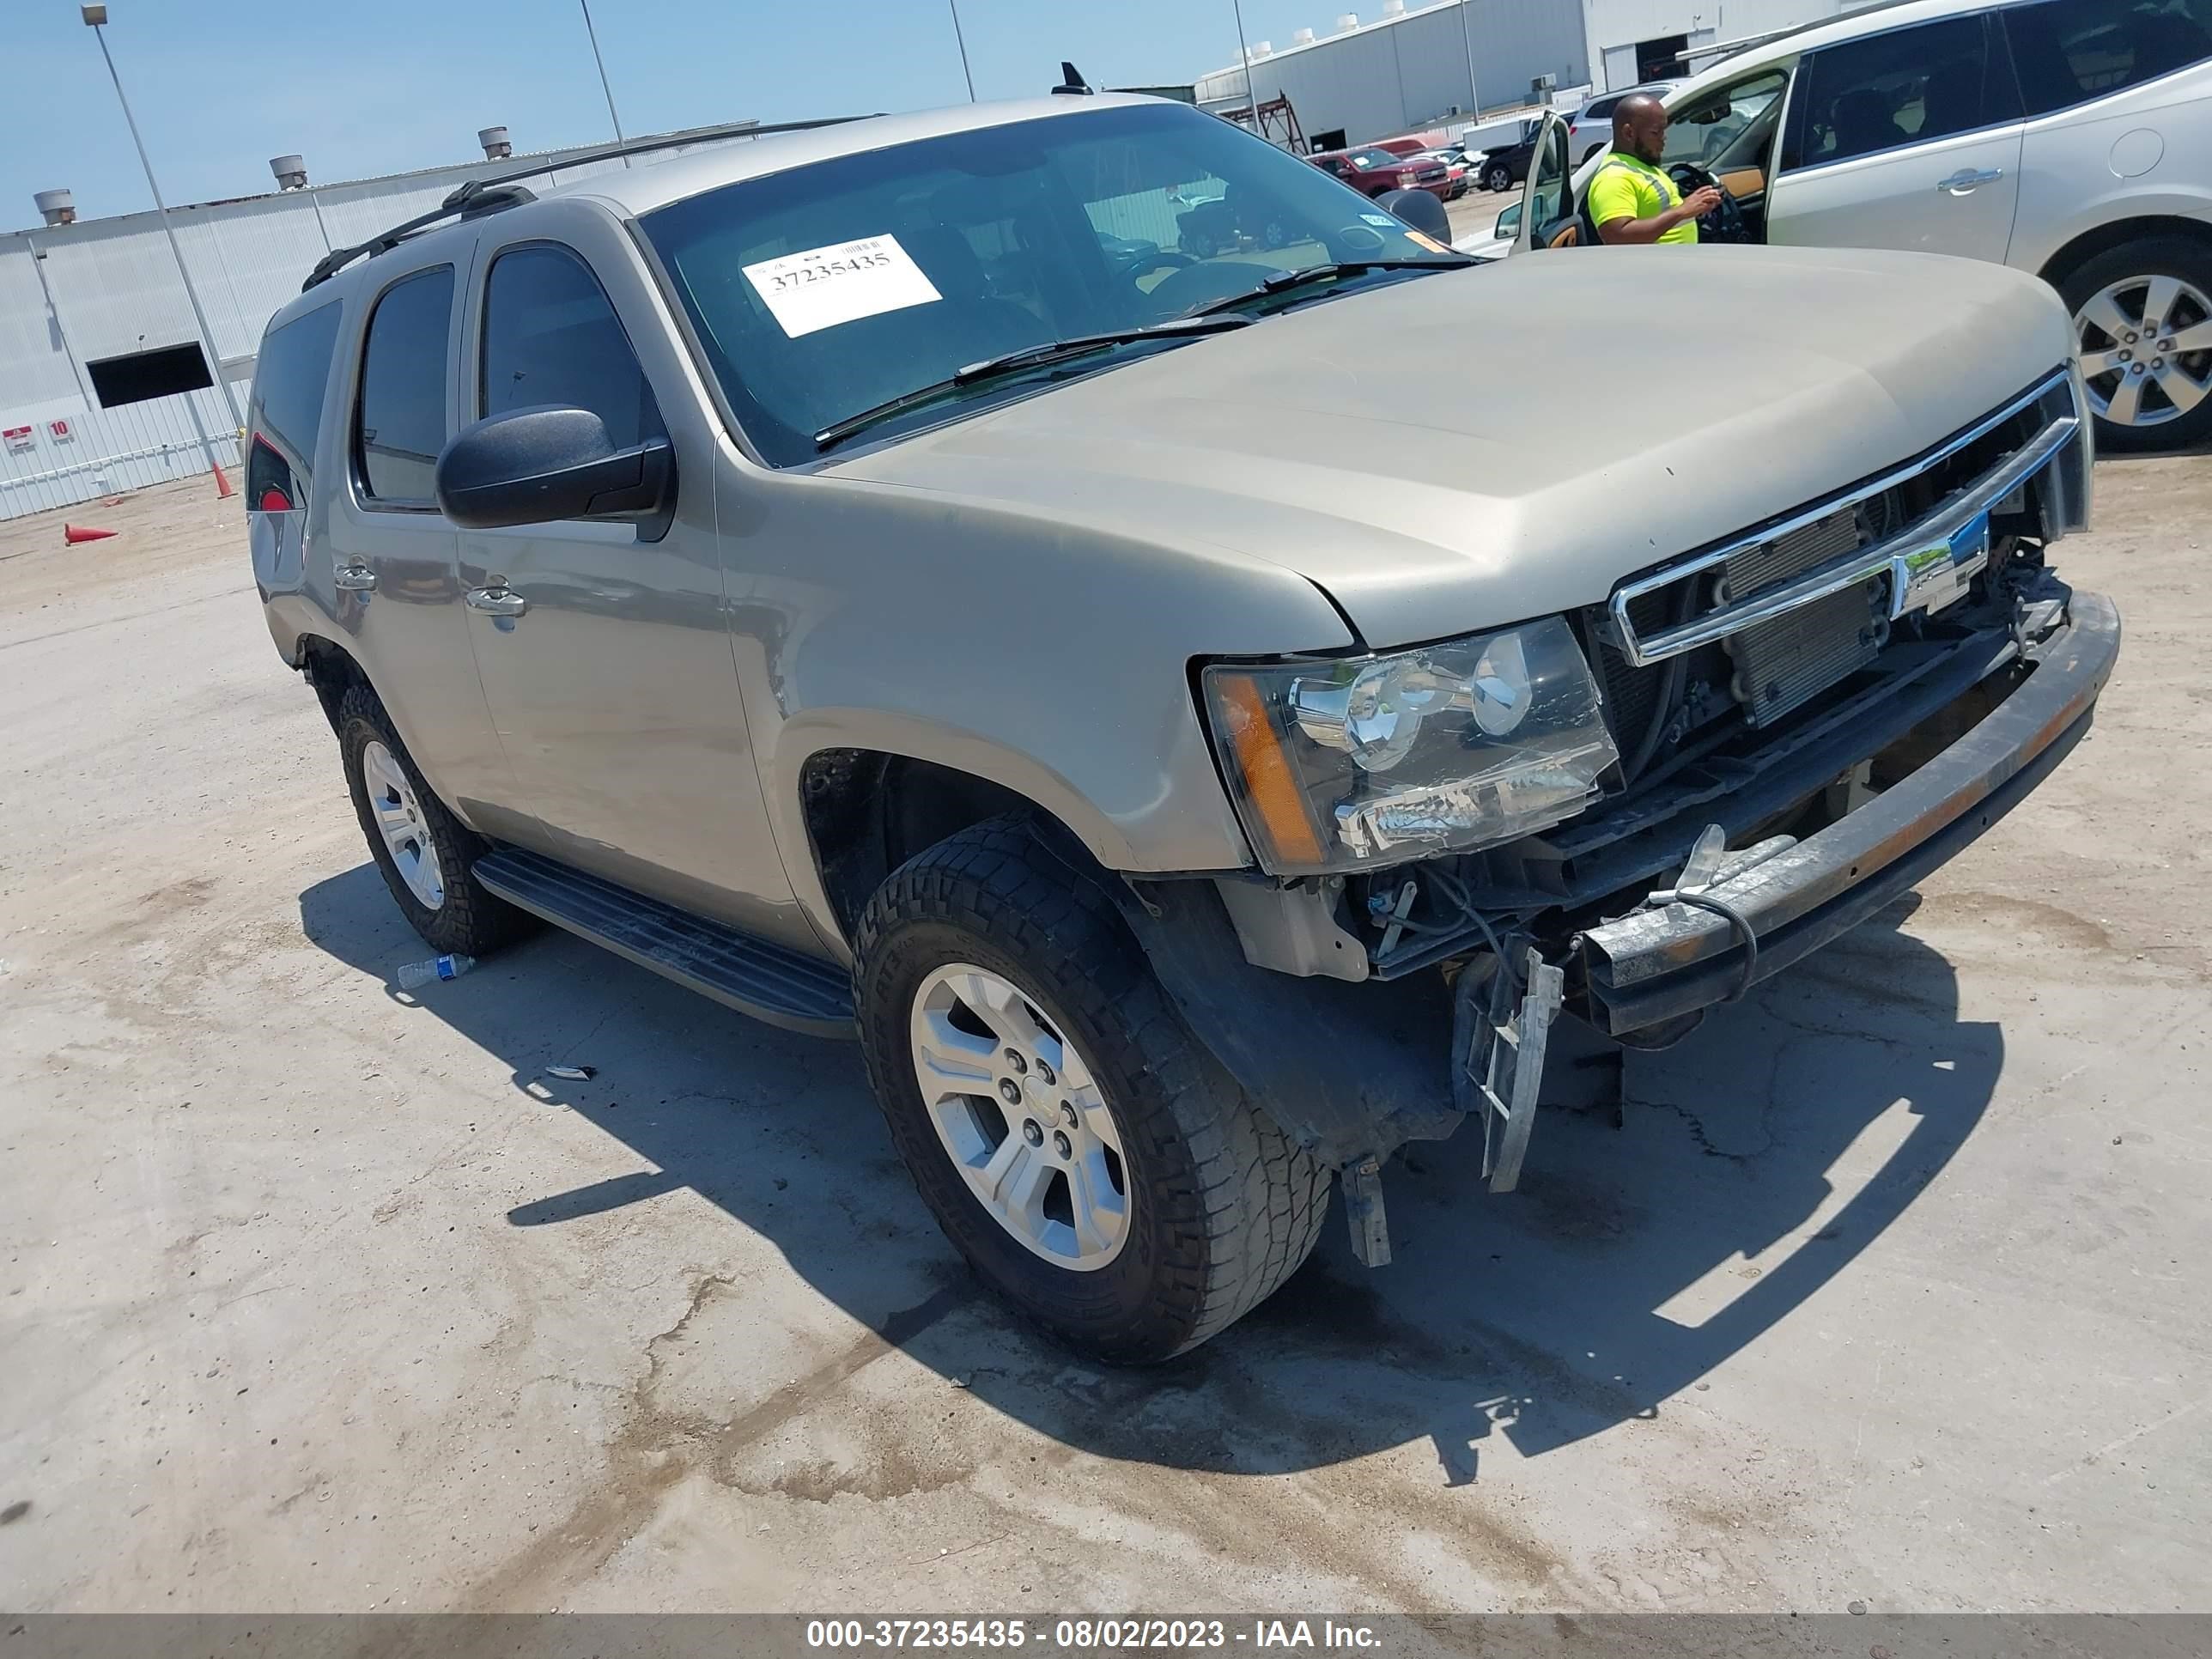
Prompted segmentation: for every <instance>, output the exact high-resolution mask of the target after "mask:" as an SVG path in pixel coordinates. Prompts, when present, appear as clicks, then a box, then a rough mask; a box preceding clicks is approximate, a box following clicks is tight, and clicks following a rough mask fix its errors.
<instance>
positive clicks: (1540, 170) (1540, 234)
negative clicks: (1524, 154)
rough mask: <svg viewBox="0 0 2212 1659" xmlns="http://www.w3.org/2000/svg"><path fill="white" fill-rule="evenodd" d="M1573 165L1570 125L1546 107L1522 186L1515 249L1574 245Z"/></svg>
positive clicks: (1529, 155) (1529, 156)
mask: <svg viewBox="0 0 2212 1659" xmlns="http://www.w3.org/2000/svg"><path fill="white" fill-rule="evenodd" d="M1573 173H1574V168H1573V167H1572V166H1571V163H1570V159H1569V156H1568V154H1567V124H1566V123H1565V121H1562V120H1561V119H1560V118H1559V114H1558V112H1556V111H1553V110H1547V111H1545V112H1544V118H1543V121H1542V122H1541V125H1538V127H1537V129H1536V137H1535V142H1534V146H1533V148H1532V149H1530V151H1529V154H1528V182H1527V183H1526V184H1524V185H1522V186H1521V224H1520V228H1519V229H1517V230H1516V232H1515V233H1514V236H1513V251H1514V252H1516V253H1521V252H1526V251H1528V250H1529V249H1531V248H1551V247H1571V246H1573V245H1574V243H1575V242H1576V241H1577V240H1578V236H1577V230H1576V226H1575V196H1574V178H1573Z"/></svg>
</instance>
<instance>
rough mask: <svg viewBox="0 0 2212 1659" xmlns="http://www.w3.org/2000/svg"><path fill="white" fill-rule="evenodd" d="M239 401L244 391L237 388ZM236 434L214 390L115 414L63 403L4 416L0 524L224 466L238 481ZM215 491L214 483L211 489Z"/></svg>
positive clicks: (241, 483) (239, 485)
mask: <svg viewBox="0 0 2212 1659" xmlns="http://www.w3.org/2000/svg"><path fill="white" fill-rule="evenodd" d="M238 390H239V396H240V401H241V402H242V401H243V400H244V398H245V388H244V387H242V386H241V387H240V388H239V389H238ZM239 462H240V455H239V444H238V431H237V428H234V427H233V426H232V425H231V423H230V411H229V410H228V409H227V408H226V407H225V406H224V404H223V401H222V393H221V392H218V391H217V390H216V389H215V388H214V387H213V386H210V387H208V388H206V389H205V390H204V391H200V392H189V393H185V394H184V395H181V396H178V397H173V398H155V399H153V400H151V401H149V402H147V403H143V404H123V405H122V406H121V407H119V408H116V409H85V408H83V407H82V406H77V407H71V406H68V405H64V404H55V405H52V406H50V407H49V408H48V409H47V410H45V411H44V412H40V411H38V410H21V411H15V412H10V413H9V414H7V415H4V416H0V519H17V518H21V517H22V516H23V515H24V514H25V513H44V512H46V511H49V510H51V509H52V508H54V507H74V506H76V504H77V503H78V502H80V501H97V500H98V499H99V498H100V497H101V496H103V495H117V494H118V493H120V492H122V491H124V490H128V489H145V488H146V487H147V486H149V485H150V484H157V483H165V482H167V480H169V479H171V478H188V477H191V476H192V475H193V474H194V473H204V472H209V471H212V469H214V468H215V467H216V466H221V467H222V468H223V469H224V471H227V472H228V474H229V475H230V481H231V483H232V486H233V487H234V488H236V489H243V488H244V487H245V480H244V479H243V478H242V477H240V476H239ZM208 488H209V489H210V491H212V490H213V489H214V488H215V486H214V484H213V483H210V484H209V486H208Z"/></svg>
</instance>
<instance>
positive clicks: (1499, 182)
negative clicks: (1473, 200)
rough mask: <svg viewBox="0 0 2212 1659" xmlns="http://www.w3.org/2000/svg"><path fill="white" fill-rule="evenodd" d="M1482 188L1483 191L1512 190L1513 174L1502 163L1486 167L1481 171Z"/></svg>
mask: <svg viewBox="0 0 2212 1659" xmlns="http://www.w3.org/2000/svg"><path fill="white" fill-rule="evenodd" d="M1482 187H1483V188H1484V189H1485V190H1510V189H1512V188H1513V174H1512V173H1511V172H1510V171H1509V170H1508V168H1507V167H1506V166H1505V164H1504V162H1503V161H1500V162H1498V163H1496V164H1495V165H1494V166H1491V167H1485V168H1483V170H1482Z"/></svg>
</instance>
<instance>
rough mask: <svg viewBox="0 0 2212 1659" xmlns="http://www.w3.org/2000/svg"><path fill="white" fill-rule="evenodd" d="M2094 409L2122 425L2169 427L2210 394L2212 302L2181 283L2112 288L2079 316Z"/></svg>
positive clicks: (2136, 280) (2139, 281) (2146, 280)
mask: <svg viewBox="0 0 2212 1659" xmlns="http://www.w3.org/2000/svg"><path fill="white" fill-rule="evenodd" d="M2074 326H2075V330H2076V331H2077V332H2078V333H2079V335H2080V337H2081V378H2082V379H2083V380H2084V381H2086V382H2087V386H2088V391H2089V404H2090V407H2091V408H2093V409H2094V410H2096V411H2097V413H2098V414H2100V415H2101V416H2104V417H2105V419H2106V420H2108V421H2110V422H2112V423H2113V424H2114V425H2116V426H2131V427H2152V426H2163V425H2165V424H2166V422H2168V421H2178V420H2179V419H2180V418H2181V417H2182V416H2185V415H2186V414H2188V413H2189V412H2190V411H2191V410H2194V409H2195V408H2196V407H2197V405H2198V404H2201V403H2203V401H2204V398H2205V397H2206V395H2207V394H2208V393H2212V296H2208V295H2206V294H2205V292H2204V290H2203V289H2200V288H2198V287H2197V285H2196V284H2195V283H2187V282H2184V281H2183V280H2182V279H2181V278H2180V277H2179V276H2130V277H2127V278H2125V279H2124V280H2122V281H2120V282H2117V283H2108V284H2107V285H2106V286H2105V287H2104V288H2102V289H2099V290H2098V291H2097V292H2096V294H2095V295H2092V296H2091V298H2090V299H2089V301H2088V302H2087V304H2085V305H2083V306H2082V307H2081V310H2079V311H2078V312H2076V313H2075V314H2074Z"/></svg>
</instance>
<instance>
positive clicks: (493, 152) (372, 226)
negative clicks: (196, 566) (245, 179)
mask: <svg viewBox="0 0 2212 1659" xmlns="http://www.w3.org/2000/svg"><path fill="white" fill-rule="evenodd" d="M678 137H680V135H678ZM478 142H479V143H481V144H483V149H484V159H483V160H480V161H471V162H467V163H463V164H460V165H458V166H453V167H428V168H425V169H423V170H422V171H420V172H416V173H394V174H392V175H391V176H389V177H386V178H381V179H357V180H354V181H352V182H349V183H344V184H330V185H316V184H312V183H307V182H306V173H305V171H304V168H303V167H302V166H301V161H300V158H299V157H298V156H296V155H290V156H279V157H277V158H276V160H275V161H272V162H271V163H270V167H271V168H272V170H274V171H275V172H276V175H277V179H278V182H279V183H280V184H283V185H288V186H289V187H286V188H282V189H279V190H277V191H274V192H272V193H270V194H269V195H265V196H249V197H241V198H239V199H236V200H232V201H224V202H202V203H197V204H193V205H191V206H187V207H173V208H171V209H170V210H169V224H170V228H172V229H173V230H174V231H175V233H176V236H177V243H178V246H179V251H180V252H182V254H183V256H184V259H185V265H186V266H187V268H188V269H189V270H191V278H192V286H193V288H194V289H196V290H197V293H198V295H199V300H200V304H201V306H202V307H203V308H204V310H205V312H206V313H207V321H208V329H209V332H210V334H212V335H213V337H214V341H215V349H216V354H217V355H218V356H220V358H221V360H222V362H221V364H220V369H219V372H220V373H221V374H222V375H223V377H224V378H225V379H226V380H228V381H230V382H231V383H232V386H233V387H234V396H235V398H236V402H237V405H238V407H239V408H240V410H243V409H244V407H245V405H246V387H247V384H248V383H249V382H250V381H251V380H252V374H253V354H254V352H255V350H256V349H258V345H259V343H260V339H261V331H262V328H263V326H264V325H265V324H266V323H267V322H268V320H269V318H270V314H271V313H273V312H275V311H276V307H279V306H281V305H283V303H284V301H287V300H289V298H291V297H292V296H293V295H295V294H297V293H298V292H299V291H300V284H301V282H302V281H303V280H305V278H306V276H307V273H308V271H309V270H312V269H313V266H314V264H315V262H316V261H317V260H318V259H320V258H322V257H323V255H324V254H325V253H327V252H331V250H332V249H334V248H339V247H344V246H348V245H349V244H352V243H357V242H362V241H365V240H368V238H370V237H372V236H374V235H375V234H378V233H379V232H380V231H385V230H389V229H390V228H392V226H394V225H396V224H398V223H400V222H403V221H404V220H407V219H410V218H412V217H414V216H416V215H417V214H421V213H426V212H428V211H429V210H431V209H433V208H435V207H436V206H437V205H438V204H439V203H440V202H441V201H442V200H443V199H444V197H446V195H447V193H448V192H449V191H452V190H453V187H454V186H455V185H459V184H460V183H461V182H462V181H463V180H464V179H471V178H479V177H484V176H488V175H492V174H496V173H501V172H503V171H508V170H512V168H513V167H514V166H515V165H516V163H515V161H514V160H513V159H509V156H508V146H507V130H506V129H505V128H504V127H488V128H486V129H484V130H483V132H482V133H480V134H479V135H478ZM701 142H702V143H732V142H737V143H742V142H745V141H744V140H743V139H742V138H739V139H734V140H733V139H731V138H728V137H719V138H715V139H708V140H702V141H701ZM696 147H698V146H697V145H683V146H681V148H683V149H690V148H696ZM592 148H595V147H579V148H577V149H568V150H552V151H547V152H544V154H543V155H538V156H533V157H531V158H529V159H532V160H552V159H557V158H558V157H560V156H562V155H576V156H588V155H590V154H591V151H592ZM667 153H671V154H673V153H677V152H674V151H671V152H667ZM622 165H623V163H622V161H620V160H619V159H607V158H601V159H599V160H596V161H592V160H582V161H578V162H577V164H576V165H575V166H574V167H564V168H562V170H561V171H560V172H559V173H555V174H553V175H551V176H550V178H549V179H547V180H546V185H547V186H548V187H550V185H555V184H560V183H565V182H567V181H568V180H569V179H577V178H581V177H582V176H584V175H585V174H586V173H598V172H604V171H605V170H606V169H608V168H611V167H621V166H622ZM533 182H534V181H533ZM37 206H38V208H39V210H40V213H41V214H42V216H44V217H45V219H46V223H45V224H44V225H43V226H41V227H40V228H34V229H29V230H18V231H10V232H6V233H0V519H9V518H15V517H17V516H19V515H21V514H22V513H35V512H39V511H41V510H43V509H45V508H47V507H66V506H70V505H71V504H73V503H76V502H78V501H90V500H93V499H94V498H96V497H98V496H101V495H108V494H111V493H112V492H115V491H119V490H124V489H138V488H143V487H144V486H146V485H148V484H152V483H160V482H161V481H162V480H164V479H168V478H180V477H190V476H191V475H192V474H194V473H204V472H208V471H210V469H212V468H213V467H216V466H218V465H219V466H222V467H224V468H226V469H228V470H231V471H233V473H234V470H235V468H236V466H237V464H238V459H239V455H238V449H239V446H238V431H237V425H236V422H235V421H234V419H233V417H232V415H231V405H230V403H229V402H228V400H227V399H226V398H224V396H223V393H222V390H221V389H220V388H219V387H217V386H216V384H215V382H214V380H213V377H212V375H211V374H210V371H209V368H208V367H207V363H206V356H205V353H204V351H203V350H202V349H201V346H200V340H199V331H198V328H197V325H196V324H195V322H194V320H193V317H192V311H191V303H190V301H188V300H187V298H186V296H185V287H184V284H183V283H182V282H181V281H180V280H179V277H178V274H177V264H176V259H175V258H174V257H173V255H172V254H171V252H170V251H169V243H168V239H167V237H166V236H164V235H163V234H162V230H161V219H160V217H159V216H157V215H155V213H153V212H151V211H148V212H144V213H131V214H125V215H122V216H118V217H116V218H112V219H100V220H88V221H84V222H78V221H77V220H76V216H75V211H74V209H73V208H72V206H71V205H70V198H69V192H68V191H66V190H50V191H40V193H39V195H38V197H37Z"/></svg>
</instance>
